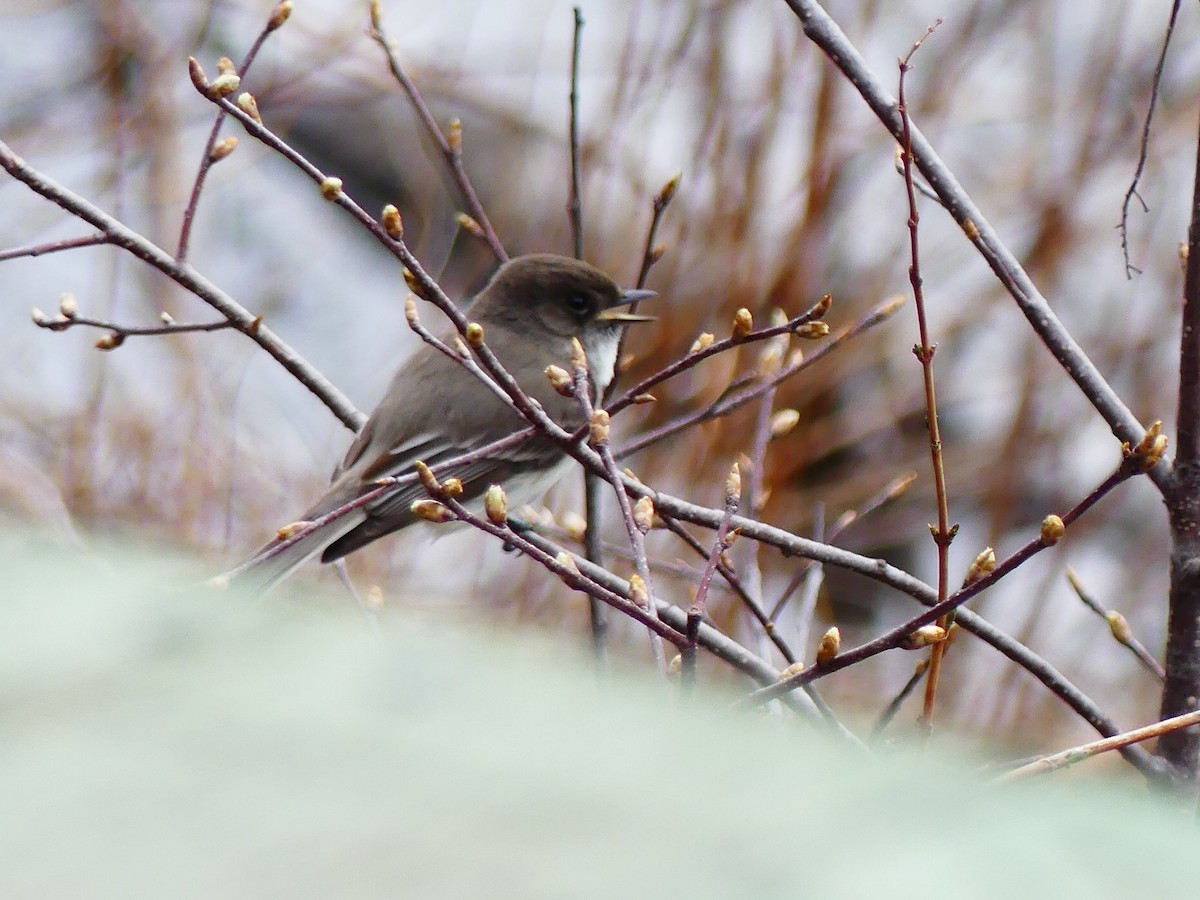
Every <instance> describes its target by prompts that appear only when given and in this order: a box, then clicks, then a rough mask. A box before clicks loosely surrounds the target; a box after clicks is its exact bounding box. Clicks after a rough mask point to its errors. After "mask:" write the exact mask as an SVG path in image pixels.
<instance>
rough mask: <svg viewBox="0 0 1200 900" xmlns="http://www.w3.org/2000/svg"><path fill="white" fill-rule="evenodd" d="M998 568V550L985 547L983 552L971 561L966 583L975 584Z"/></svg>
mask: <svg viewBox="0 0 1200 900" xmlns="http://www.w3.org/2000/svg"><path fill="white" fill-rule="evenodd" d="M995 568H996V551H995V550H993V549H992V548H991V547H984V548H983V550H982V552H980V554H979V555H978V556H976V557H975V559H974V560H973V561H972V562H971V565H970V566H969V567H968V568H967V577H966V579H965V581H964V583H965V584H974V583H975V582H976V581H978V580H979V579H980V578H983V577H984V576H985V575H988V574H990V573H991V572H992V571H993V570H995Z"/></svg>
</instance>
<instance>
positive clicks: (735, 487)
mask: <svg viewBox="0 0 1200 900" xmlns="http://www.w3.org/2000/svg"><path fill="white" fill-rule="evenodd" d="M741 496H742V472H741V469H739V468H738V464H737V463H734V464H733V465H732V466H731V467H730V469H729V475H728V476H727V477H726V478H725V500H726V502H730V501H737V500H740V499H741Z"/></svg>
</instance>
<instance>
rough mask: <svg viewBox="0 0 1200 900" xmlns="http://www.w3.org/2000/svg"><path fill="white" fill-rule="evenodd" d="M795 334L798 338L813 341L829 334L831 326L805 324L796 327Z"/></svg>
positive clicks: (819, 323) (820, 323)
mask: <svg viewBox="0 0 1200 900" xmlns="http://www.w3.org/2000/svg"><path fill="white" fill-rule="evenodd" d="M795 334H796V337H798V338H804V339H805V340H809V341H813V340H816V339H817V338H823V337H825V335H827V334H829V325H828V323H826V322H805V323H804V324H803V325H799V326H797V327H796V331H795Z"/></svg>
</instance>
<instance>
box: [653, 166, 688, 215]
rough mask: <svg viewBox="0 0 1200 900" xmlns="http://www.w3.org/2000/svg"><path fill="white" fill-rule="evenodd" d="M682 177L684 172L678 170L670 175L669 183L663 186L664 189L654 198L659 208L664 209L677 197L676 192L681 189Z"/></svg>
mask: <svg viewBox="0 0 1200 900" xmlns="http://www.w3.org/2000/svg"><path fill="white" fill-rule="evenodd" d="M682 178H683V173H682V172H676V173H675V174H674V175H672V176H671V177H670V179H669V180H668V181H667V183H666V184H664V185H663V186H662V190H660V191H659V192H658V196H657V197H655V198H654V205H655V206H656V207H657V208H659V209H662V208H663V207H664V206H666V205H667V204H668V203H670V202H671V201H672V200H673V199H675V192H676V191H678V190H679V182H680V180H681V179H682Z"/></svg>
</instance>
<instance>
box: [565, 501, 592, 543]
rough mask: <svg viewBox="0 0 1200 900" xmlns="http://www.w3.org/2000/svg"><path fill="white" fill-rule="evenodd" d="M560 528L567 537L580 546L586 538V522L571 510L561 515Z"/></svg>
mask: <svg viewBox="0 0 1200 900" xmlns="http://www.w3.org/2000/svg"><path fill="white" fill-rule="evenodd" d="M562 527H563V531H565V532H566V533H567V537H569V538H570V539H571V540H573V541H575V542H576V543H578V544H582V543H583V539H584V537H586V536H587V520H586V519H585V518H584V517H583V516H581V515H580V514H579V513H577V512H575V510H573V509H572V510H567V512H565V513H563V515H562Z"/></svg>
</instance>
